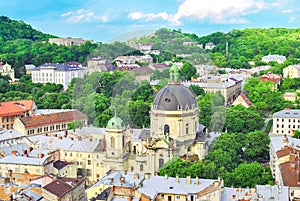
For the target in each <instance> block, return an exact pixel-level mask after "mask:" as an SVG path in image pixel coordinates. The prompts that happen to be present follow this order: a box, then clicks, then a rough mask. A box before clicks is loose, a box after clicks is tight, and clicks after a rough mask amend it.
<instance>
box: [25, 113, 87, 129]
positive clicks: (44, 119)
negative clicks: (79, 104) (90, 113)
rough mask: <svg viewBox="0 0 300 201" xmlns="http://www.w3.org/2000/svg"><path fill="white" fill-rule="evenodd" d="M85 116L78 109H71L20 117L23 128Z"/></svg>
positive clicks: (81, 118)
mask: <svg viewBox="0 0 300 201" xmlns="http://www.w3.org/2000/svg"><path fill="white" fill-rule="evenodd" d="M84 119H87V116H86V115H85V114H83V113H82V112H79V111H78V110H72V111H67V112H58V113H52V114H46V115H44V114H41V115H36V116H26V117H22V118H20V120H21V122H22V123H23V124H24V126H25V128H33V127H38V126H43V125H49V124H55V123H67V122H72V121H73V120H84Z"/></svg>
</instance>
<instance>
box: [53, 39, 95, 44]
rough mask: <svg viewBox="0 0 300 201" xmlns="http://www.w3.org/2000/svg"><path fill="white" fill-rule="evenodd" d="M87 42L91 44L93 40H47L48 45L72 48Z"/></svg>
mask: <svg viewBox="0 0 300 201" xmlns="http://www.w3.org/2000/svg"><path fill="white" fill-rule="evenodd" d="M87 41H89V42H91V43H93V42H94V41H93V40H84V39H82V38H71V37H68V38H49V43H51V44H53V43H54V44H56V45H65V46H74V45H82V44H85V43H86V42H87Z"/></svg>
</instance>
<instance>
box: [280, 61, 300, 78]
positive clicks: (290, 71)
mask: <svg viewBox="0 0 300 201" xmlns="http://www.w3.org/2000/svg"><path fill="white" fill-rule="evenodd" d="M299 77H300V65H299V64H296V65H290V66H288V67H286V68H284V69H283V78H299Z"/></svg>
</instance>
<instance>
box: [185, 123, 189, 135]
mask: <svg viewBox="0 0 300 201" xmlns="http://www.w3.org/2000/svg"><path fill="white" fill-rule="evenodd" d="M185 134H186V135H188V134H189V124H186V125H185Z"/></svg>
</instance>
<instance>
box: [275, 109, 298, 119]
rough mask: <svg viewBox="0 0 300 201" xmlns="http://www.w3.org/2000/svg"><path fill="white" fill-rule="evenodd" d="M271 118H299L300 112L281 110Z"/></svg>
mask: <svg viewBox="0 0 300 201" xmlns="http://www.w3.org/2000/svg"><path fill="white" fill-rule="evenodd" d="M273 117H278V118H300V110H293V109H289V110H281V111H279V112H276V113H274V114H273Z"/></svg>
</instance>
